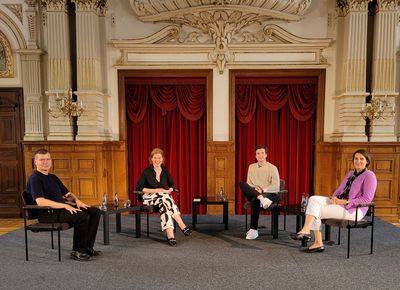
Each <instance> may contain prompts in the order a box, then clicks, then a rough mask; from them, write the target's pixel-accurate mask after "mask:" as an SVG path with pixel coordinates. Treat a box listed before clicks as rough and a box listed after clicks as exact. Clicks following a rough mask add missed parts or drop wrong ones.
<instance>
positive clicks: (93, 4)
mask: <svg viewBox="0 0 400 290" xmlns="http://www.w3.org/2000/svg"><path fill="white" fill-rule="evenodd" d="M72 2H74V3H75V5H76V11H77V12H95V13H97V14H99V15H105V14H106V12H107V8H108V1H107V0H72Z"/></svg>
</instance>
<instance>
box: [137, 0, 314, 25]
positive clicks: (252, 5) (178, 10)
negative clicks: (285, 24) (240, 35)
mask: <svg viewBox="0 0 400 290" xmlns="http://www.w3.org/2000/svg"><path fill="white" fill-rule="evenodd" d="M311 2H312V0H279V1H278V0H264V1H249V0H130V3H131V6H132V9H133V10H134V12H135V13H136V15H137V16H138V18H139V19H140V20H141V21H143V22H157V21H168V22H174V19H176V18H177V19H179V18H182V17H183V16H184V15H189V14H193V15H194V14H198V13H201V12H209V13H213V12H214V11H232V12H234V11H240V12H241V13H243V14H248V13H250V14H255V15H257V17H260V18H262V19H265V20H267V19H279V20H286V21H299V20H300V19H301V18H302V15H304V14H305V13H306V12H307V10H308V8H309V7H310V5H311Z"/></svg>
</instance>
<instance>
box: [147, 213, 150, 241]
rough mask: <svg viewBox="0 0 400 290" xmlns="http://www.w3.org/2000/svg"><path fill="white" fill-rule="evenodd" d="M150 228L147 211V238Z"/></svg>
mask: <svg viewBox="0 0 400 290" xmlns="http://www.w3.org/2000/svg"><path fill="white" fill-rule="evenodd" d="M149 233H150V227H149V211H147V237H149Z"/></svg>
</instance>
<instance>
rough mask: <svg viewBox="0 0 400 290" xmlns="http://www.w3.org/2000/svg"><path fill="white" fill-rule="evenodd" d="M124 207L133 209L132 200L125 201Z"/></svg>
mask: <svg viewBox="0 0 400 290" xmlns="http://www.w3.org/2000/svg"><path fill="white" fill-rule="evenodd" d="M124 207H126V208H128V207H131V200H130V199H127V200H126V201H125V203H124Z"/></svg>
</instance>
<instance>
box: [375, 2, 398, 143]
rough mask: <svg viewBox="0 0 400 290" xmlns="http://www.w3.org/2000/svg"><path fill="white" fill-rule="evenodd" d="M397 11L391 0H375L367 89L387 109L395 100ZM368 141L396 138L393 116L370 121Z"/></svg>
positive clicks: (395, 3) (393, 139)
mask: <svg viewBox="0 0 400 290" xmlns="http://www.w3.org/2000/svg"><path fill="white" fill-rule="evenodd" d="M398 17H399V12H398V4H397V1H395V0H379V1H378V11H377V13H376V15H375V21H374V47H373V61H372V84H371V88H372V91H373V92H374V95H375V97H380V98H382V99H383V98H385V97H387V101H388V104H389V108H392V105H393V104H394V103H395V101H396V98H397V96H398V92H396V78H397V77H398V74H397V69H396V41H397V22H398ZM373 125H374V126H373V130H372V136H371V141H396V134H395V130H394V128H395V119H394V118H392V117H391V116H390V115H389V112H386V113H385V119H378V120H374V123H373Z"/></svg>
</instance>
